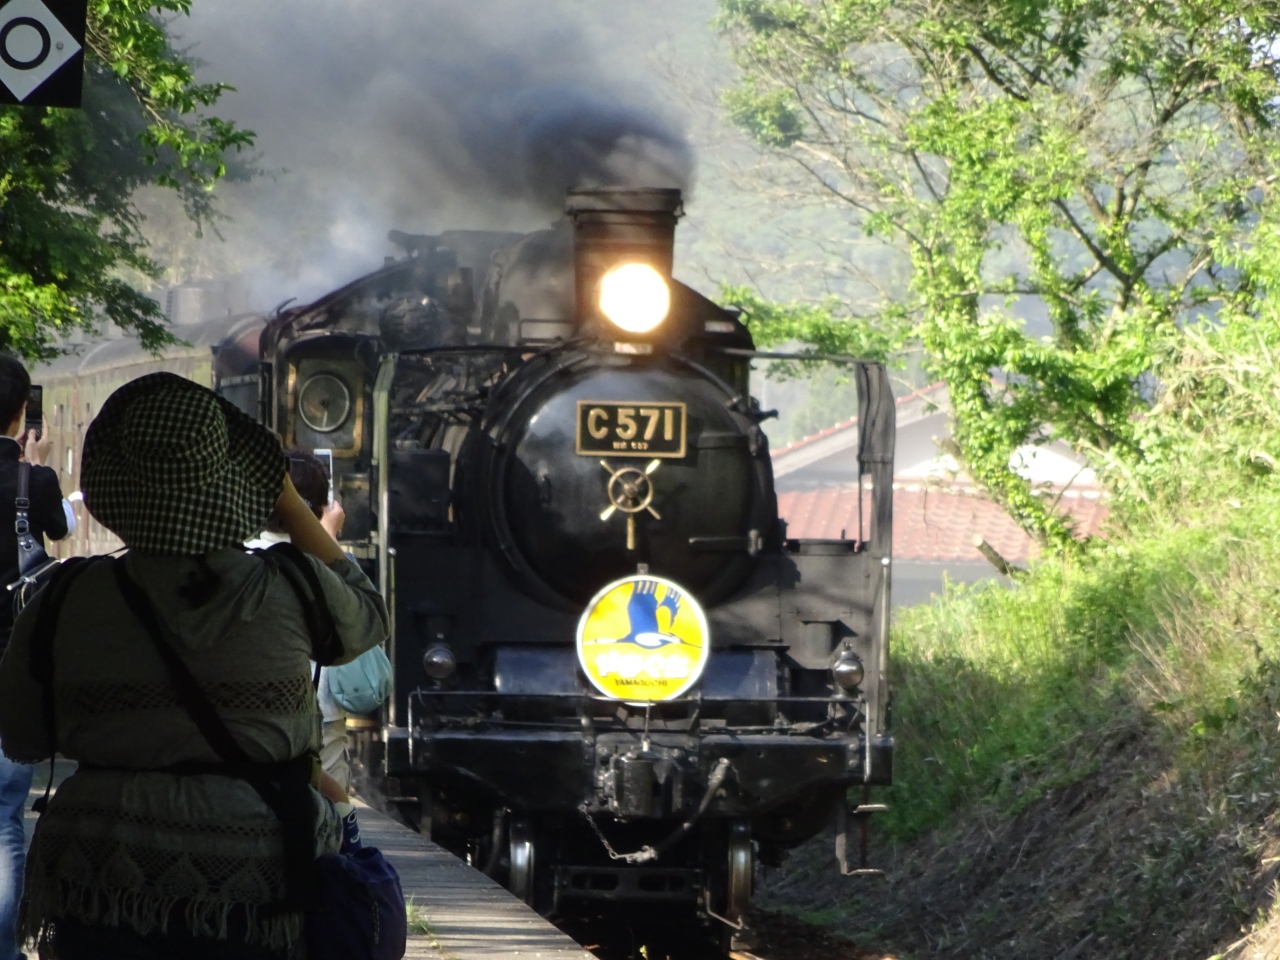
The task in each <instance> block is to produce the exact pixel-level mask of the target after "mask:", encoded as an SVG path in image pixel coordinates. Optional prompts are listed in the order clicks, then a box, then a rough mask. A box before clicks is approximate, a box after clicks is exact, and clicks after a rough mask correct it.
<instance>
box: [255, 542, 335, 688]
mask: <svg viewBox="0 0 1280 960" xmlns="http://www.w3.org/2000/svg"><path fill="white" fill-rule="evenodd" d="M254 552H255V553H261V554H264V555H265V556H269V557H272V558H273V559H275V560H276V561H277V562H278V563H279V565H280V570H281V572H283V573H284V576H285V579H286V580H287V581H288V582H289V586H290V587H292V588H293V592H294V593H295V594H297V596H298V601H299V603H300V604H301V605H302V615H303V616H304V617H305V618H306V621H307V630H308V632H310V634H311V659H312V660H314V661H315V662H316V666H317V667H319V666H321V665H324V666H328V665H329V664H331V663H333V661H334V660H336V659H338V658H339V657H340V656H342V653H343V649H342V640H341V639H340V638H339V637H338V629H337V625H336V623H335V621H334V619H333V613H332V611H331V610H330V609H329V602H328V601H327V600H326V599H325V596H324V587H323V586H321V584H320V578H319V577H318V576H317V575H316V569H315V567H314V566H312V564H311V560H310V559H309V558H308V557H307V555H306V554H305V553H303V552H302V551H301V550H299V549H298V548H297V547H295V546H294V545H293V544H292V543H288V542H285V543H277V544H273V545H272V546H270V547H268V548H267V549H266V550H255V551H254Z"/></svg>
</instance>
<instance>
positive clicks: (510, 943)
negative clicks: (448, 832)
mask: <svg viewBox="0 0 1280 960" xmlns="http://www.w3.org/2000/svg"><path fill="white" fill-rule="evenodd" d="M356 816H357V817H358V818H359V820H360V834H361V838H362V839H363V840H364V842H365V843H370V844H372V845H373V846H375V847H377V848H378V849H380V850H381V851H382V852H383V854H384V855H385V856H386V857H387V859H388V860H390V861H391V863H392V864H393V865H394V866H395V868H396V870H397V871H398V872H399V873H400V883H401V885H402V886H403V888H404V896H405V900H406V901H411V902H412V909H411V912H410V916H411V917H417V918H421V919H422V920H425V922H426V926H427V928H428V929H429V930H430V933H427V934H418V935H415V934H413V933H412V932H411V933H410V943H409V951H408V953H406V954H405V956H406V958H411V960H419V958H421V960H428V958H429V960H505V958H511V957H518V958H521V960H594V958H593V957H592V955H591V954H589V953H587V952H586V951H585V950H583V949H582V948H581V947H580V946H578V944H576V943H574V942H573V941H572V940H571V939H569V937H567V936H566V935H565V934H563V933H561V932H560V931H559V930H557V929H556V928H555V927H553V926H552V925H551V924H550V923H548V922H547V921H546V920H544V919H543V918H542V917H540V916H539V915H538V914H537V913H535V912H534V911H533V909H532V908H530V907H529V906H527V905H526V904H525V903H524V902H522V901H520V900H517V899H516V898H515V897H513V896H512V895H511V894H510V893H509V892H508V891H507V889H506V888H505V887H501V886H499V885H498V884H496V883H494V881H492V880H490V879H489V878H488V877H486V876H485V875H484V874H483V873H481V872H480V871H479V870H474V869H472V868H471V867H469V866H467V865H466V864H465V863H463V862H462V861H461V860H459V859H458V858H457V857H455V856H454V855H453V854H451V853H449V852H447V851H446V850H444V849H442V848H440V847H438V846H437V845H436V844H434V843H432V842H431V841H430V840H427V839H426V838H425V837H423V836H422V835H421V834H418V833H415V832H414V831H412V830H410V829H409V828H408V827H405V826H401V825H400V824H399V823H397V822H396V821H394V820H392V819H391V818H390V817H387V816H385V815H383V814H381V813H378V812H377V811H375V810H371V809H370V808H368V807H365V806H363V805H362V806H361V807H360V809H359V812H358V813H357V814H356Z"/></svg>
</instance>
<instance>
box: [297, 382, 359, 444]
mask: <svg viewBox="0 0 1280 960" xmlns="http://www.w3.org/2000/svg"><path fill="white" fill-rule="evenodd" d="M350 412H351V390H350V389H349V388H348V387H347V385H346V384H345V383H344V382H343V381H342V379H341V378H340V377H335V376H334V375H333V374H332V373H317V374H316V375H315V376H314V377H310V378H308V379H307V382H306V383H304V384H303V385H302V389H301V390H300V391H298V416H300V417H302V422H303V423H305V424H306V425H307V426H308V427H310V428H311V429H312V430H314V431H316V432H317V433H330V432H332V431H334V430H337V429H338V428H339V427H340V426H342V425H343V424H344V423H345V422H346V420H347V414H349V413H350Z"/></svg>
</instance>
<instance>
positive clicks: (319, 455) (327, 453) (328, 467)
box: [311, 450, 333, 507]
mask: <svg viewBox="0 0 1280 960" xmlns="http://www.w3.org/2000/svg"><path fill="white" fill-rule="evenodd" d="M311 452H312V453H313V454H315V458H316V459H317V460H319V461H320V462H321V463H323V464H324V469H325V472H326V473H327V474H329V503H326V504H325V506H326V507H327V506H328V505H329V504H330V503H333V451H332V450H312V451H311Z"/></svg>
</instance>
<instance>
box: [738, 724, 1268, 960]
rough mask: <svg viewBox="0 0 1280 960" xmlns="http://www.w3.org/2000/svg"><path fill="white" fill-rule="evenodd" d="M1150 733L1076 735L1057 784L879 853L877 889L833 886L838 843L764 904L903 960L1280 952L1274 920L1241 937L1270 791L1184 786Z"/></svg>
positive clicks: (1256, 880)
mask: <svg viewBox="0 0 1280 960" xmlns="http://www.w3.org/2000/svg"><path fill="white" fill-rule="evenodd" d="M1150 733H1151V731H1150V729H1149V721H1148V720H1145V719H1144V718H1143V717H1142V715H1141V714H1136V713H1135V714H1133V715H1131V716H1129V717H1126V718H1117V720H1116V722H1115V724H1114V725H1113V726H1112V727H1111V728H1110V729H1108V730H1099V731H1089V732H1087V733H1086V734H1082V736H1081V742H1080V744H1079V746H1078V749H1076V751H1075V753H1074V755H1073V757H1072V760H1071V763H1070V766H1069V769H1068V770H1067V771H1066V772H1065V773H1063V772H1062V771H1059V772H1058V773H1057V774H1055V779H1056V780H1057V781H1058V782H1060V783H1061V784H1063V785H1061V786H1056V787H1055V786H1053V785H1052V784H1051V783H1050V782H1048V781H1047V780H1042V781H1041V782H1040V783H1038V784H1034V785H1031V786H1029V787H1028V789H1027V791H1026V792H1025V794H1024V795H1023V797H1022V798H1021V803H1015V804H1013V806H1012V809H1010V805H1009V804H1008V803H1007V802H1006V803H1005V804H1004V805H1003V806H1001V807H998V806H996V805H995V804H988V805H985V806H980V807H977V808H974V809H972V810H969V811H966V812H965V813H964V815H963V816H959V817H957V818H956V822H957V823H959V824H961V826H959V827H958V828H957V829H955V830H954V831H953V832H952V833H951V834H950V835H948V836H932V837H928V838H926V839H925V840H923V841H920V842H918V843H915V844H913V845H911V846H909V847H906V848H899V849H896V850H895V849H892V848H889V847H888V846H887V845H882V846H881V848H880V849H873V854H872V859H873V861H878V863H877V864H876V865H880V866H884V867H885V868H886V869H887V877H886V879H884V880H879V881H877V880H870V881H869V880H863V879H854V878H842V877H840V876H839V875H838V873H837V872H836V870H835V863H834V857H833V854H832V838H831V836H830V835H824V836H822V837H819V838H816V839H815V840H814V841H812V842H810V843H809V844H807V845H806V846H805V847H802V848H801V849H799V850H797V851H795V852H794V853H793V854H792V856H791V858H790V859H789V860H788V861H787V862H786V863H785V864H784V866H783V867H782V868H779V869H776V870H774V871H772V872H770V873H766V874H765V875H764V878H763V882H762V884H761V886H760V888H759V890H758V893H757V903H758V904H759V905H760V906H761V907H762V908H765V909H767V910H772V911H781V912H784V913H788V914H792V915H794V916H797V917H800V918H803V919H806V920H810V921H815V922H819V923H821V924H823V925H824V926H826V927H828V928H829V929H831V930H832V932H833V933H838V934H841V935H843V936H846V937H849V938H851V939H853V940H855V941H857V942H858V943H860V944H862V945H863V946H864V947H867V948H870V949H873V950H875V951H876V952H882V953H885V954H891V955H893V956H895V957H898V958H899V960H906V958H915V960H924V958H937V960H943V958H956V960H960V958H963V960H977V958H984V960H985V958H990V960H1014V958H1017V960H1028V958H1031V960H1039V958H1046V960H1050V958H1052V960H1093V958H1098V960H1101V958H1107V960H1129V958H1132V960H1138V958H1143V960H1147V958H1149V960H1174V958H1187V960H1205V958H1208V957H1210V956H1213V955H1215V954H1217V953H1220V952H1223V951H1230V957H1231V960H1255V958H1257V960H1262V958H1268V960H1269V958H1273V957H1278V956H1280V923H1277V924H1276V925H1275V926H1274V927H1272V926H1268V925H1265V924H1263V923H1259V926H1260V927H1261V929H1259V930H1258V931H1257V932H1256V933H1255V934H1254V935H1253V936H1248V932H1249V927H1250V925H1251V924H1252V923H1254V922H1255V921H1257V920H1258V919H1259V918H1260V917H1265V914H1266V913H1267V912H1268V911H1269V908H1270V906H1271V902H1272V897H1273V893H1274V890H1275V881H1276V877H1277V872H1278V868H1280V857H1277V856H1276V854H1277V853H1280V843H1273V842H1272V841H1271V839H1270V838H1271V837H1275V836H1280V832H1278V831H1275V830H1273V829H1271V828H1272V827H1273V826H1274V824H1273V823H1272V820H1271V815H1272V811H1273V810H1274V809H1275V807H1276V799H1275V796H1274V794H1273V795H1270V796H1267V795H1263V796H1258V795H1257V794H1256V793H1255V794H1252V795H1247V796H1244V795H1231V794H1228V793H1226V792H1225V791H1213V790H1206V789H1205V788H1206V786H1207V785H1206V784H1203V783H1197V784H1188V783H1180V782H1178V778H1177V777H1176V776H1173V775H1171V774H1170V772H1169V771H1170V770H1172V769H1174V766H1173V764H1172V763H1171V760H1172V757H1171V756H1170V755H1168V753H1167V752H1162V751H1161V750H1160V749H1158V748H1156V747H1153V746H1152V744H1154V743H1157V742H1159V741H1160V738H1159V737H1155V736H1151V735H1150ZM1218 792H1221V794H1222V795H1221V796H1220V798H1219V799H1218V801H1217V802H1215V801H1214V800H1213V797H1214V796H1215V794H1216V793H1218ZM1206 796H1208V797H1209V798H1210V799H1209V802H1205V801H1206ZM1242 938H1245V939H1242Z"/></svg>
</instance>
